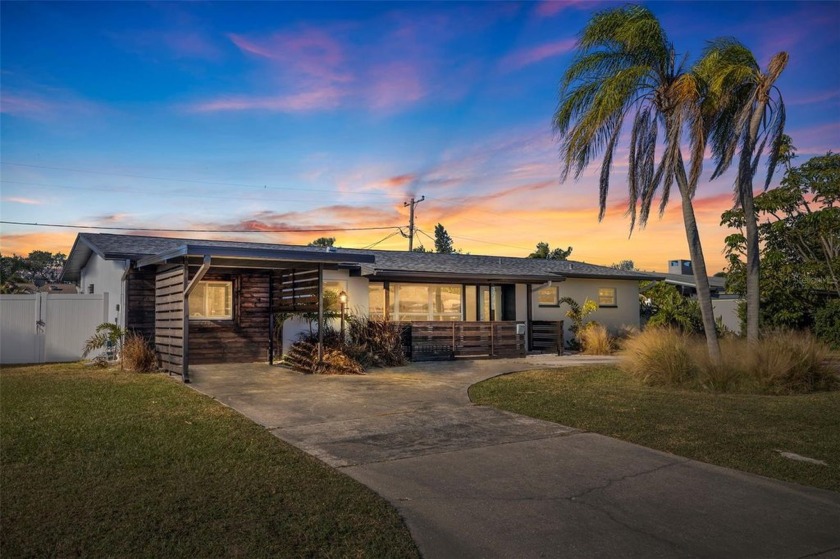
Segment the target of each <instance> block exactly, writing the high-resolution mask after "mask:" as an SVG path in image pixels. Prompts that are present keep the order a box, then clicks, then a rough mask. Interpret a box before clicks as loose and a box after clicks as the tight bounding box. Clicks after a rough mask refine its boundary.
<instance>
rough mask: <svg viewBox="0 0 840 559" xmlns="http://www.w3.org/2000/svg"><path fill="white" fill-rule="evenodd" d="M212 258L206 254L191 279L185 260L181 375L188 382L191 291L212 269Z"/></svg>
mask: <svg viewBox="0 0 840 559" xmlns="http://www.w3.org/2000/svg"><path fill="white" fill-rule="evenodd" d="M210 260H211V257H210V255H209V254H205V255H204V259H203V261H202V263H201V268H199V269H198V271H197V272H196V273H195V276H194V277H193V279H192V280H191V279H190V265H189V263H188V262H184V356H183V364H182V365H181V366H182V370H181V376H182V377H183V378H184V382H185V383H187V384H189V382H190V351H189V349H190V348H189V339H190V293H192V292H193V290H194V289H195V288H196V286H197V285H198V282H200V281H201V279H202V278H203V277H204V275H205V274H206V273H207V270H209V269H210Z"/></svg>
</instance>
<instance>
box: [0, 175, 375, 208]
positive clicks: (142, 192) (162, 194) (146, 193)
mask: <svg viewBox="0 0 840 559" xmlns="http://www.w3.org/2000/svg"><path fill="white" fill-rule="evenodd" d="M0 183H8V184H20V185H24V186H38V187H42V188H60V189H63V190H78V191H82V192H110V193H113V194H130V195H132V196H136V195H144V196H158V197H173V198H199V199H214V200H252V201H258V202H264V201H265V198H257V197H254V196H214V195H212V194H179V193H177V192H152V191H149V190H131V191H129V190H125V189H114V188H97V187H88V186H68V185H61V184H44V183H38V182H27V181H15V180H8V179H0ZM369 196H370V197H371V198H373V197H376V198H379V199H381V198H382V197H381V196H380V195H378V194H370V195H369ZM316 201H318V200H313V199H311V198H310V199H299V198H283V202H316Z"/></svg>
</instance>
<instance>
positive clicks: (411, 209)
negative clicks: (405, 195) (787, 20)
mask: <svg viewBox="0 0 840 559" xmlns="http://www.w3.org/2000/svg"><path fill="white" fill-rule="evenodd" d="M425 199H426V197H425V196H421V197H420V199H419V200H415V199H414V196H412V197H411V202H404V203H403V207H404V208H409V210H408V251H409V252H411V251H412V250H414V206H416V205H417V204H419V203H420V202H422V201H423V200H425Z"/></svg>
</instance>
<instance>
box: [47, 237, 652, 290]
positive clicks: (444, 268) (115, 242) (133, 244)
mask: <svg viewBox="0 0 840 559" xmlns="http://www.w3.org/2000/svg"><path fill="white" fill-rule="evenodd" d="M185 246H188V247H208V249H210V248H211V247H212V249H214V250H220V249H231V250H233V249H242V250H243V251H249V250H256V251H259V250H266V251H274V252H277V251H283V250H289V251H312V252H321V253H324V252H326V250H325V249H324V248H323V247H308V246H296V245H280V244H270V243H250V242H240V241H217V240H197V239H177V238H167V237H148V236H139V235H115V234H109V233H80V234H79V235H78V237H77V238H76V242H75V243H74V245H73V248H72V250H71V251H70V255H69V256H68V257H67V261H66V263H65V266H64V276H63V280H64V281H78V279H79V278H80V275H81V269H82V268H83V267H84V266H85V264H86V263H87V261H88V259H89V258H90V256H91V254H94V253H95V254H97V255H99V256H100V257H102V258H104V259H106V260H132V261H137V260H139V259H141V258H145V257H149V256H154V255H162V254H166V253H169V252H173V251H179V250H183V247H185ZM330 252H331V253H332V254H337V255H341V254H345V255H347V256H348V260H356V261H364V260H368V258H359V256H362V255H364V256H367V255H372V256H373V257H374V262H373V263H372V264H363V265H362V266H360V272H361V273H362V274H363V275H366V276H368V277H370V279H376V278H382V279H388V278H390V277H394V278H396V277H411V276H421V275H425V276H427V277H428V276H435V275H440V276H451V277H492V278H511V279H520V280H523V281H548V280H557V281H561V280H562V279H563V278H593V279H618V280H637V281H638V280H658V279H662V278H663V275H662V274H650V273H641V272H628V271H624V270H616V269H614V268H608V267H606V266H596V265H593V264H587V263H585V262H575V261H571V260H544V259H538V258H514V257H509V256H501V257H500V256H481V255H473V254H437V253H432V252H408V251H390V250H365V249H346V248H336V249H334V250H332V251H330ZM353 257H355V258H353Z"/></svg>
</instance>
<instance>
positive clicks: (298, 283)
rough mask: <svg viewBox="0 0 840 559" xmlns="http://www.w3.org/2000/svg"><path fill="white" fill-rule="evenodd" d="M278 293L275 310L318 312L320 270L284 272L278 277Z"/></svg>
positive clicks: (291, 270)
mask: <svg viewBox="0 0 840 559" xmlns="http://www.w3.org/2000/svg"><path fill="white" fill-rule="evenodd" d="M276 283H277V285H278V292H277V295H278V296H277V297H276V299H275V309H276V310H278V311H286V312H290V311H304V312H309V311H317V310H318V270H317V269H314V270H313V269H290V270H283V271H282V272H280V273H279V276H278V277H277V282H276Z"/></svg>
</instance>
